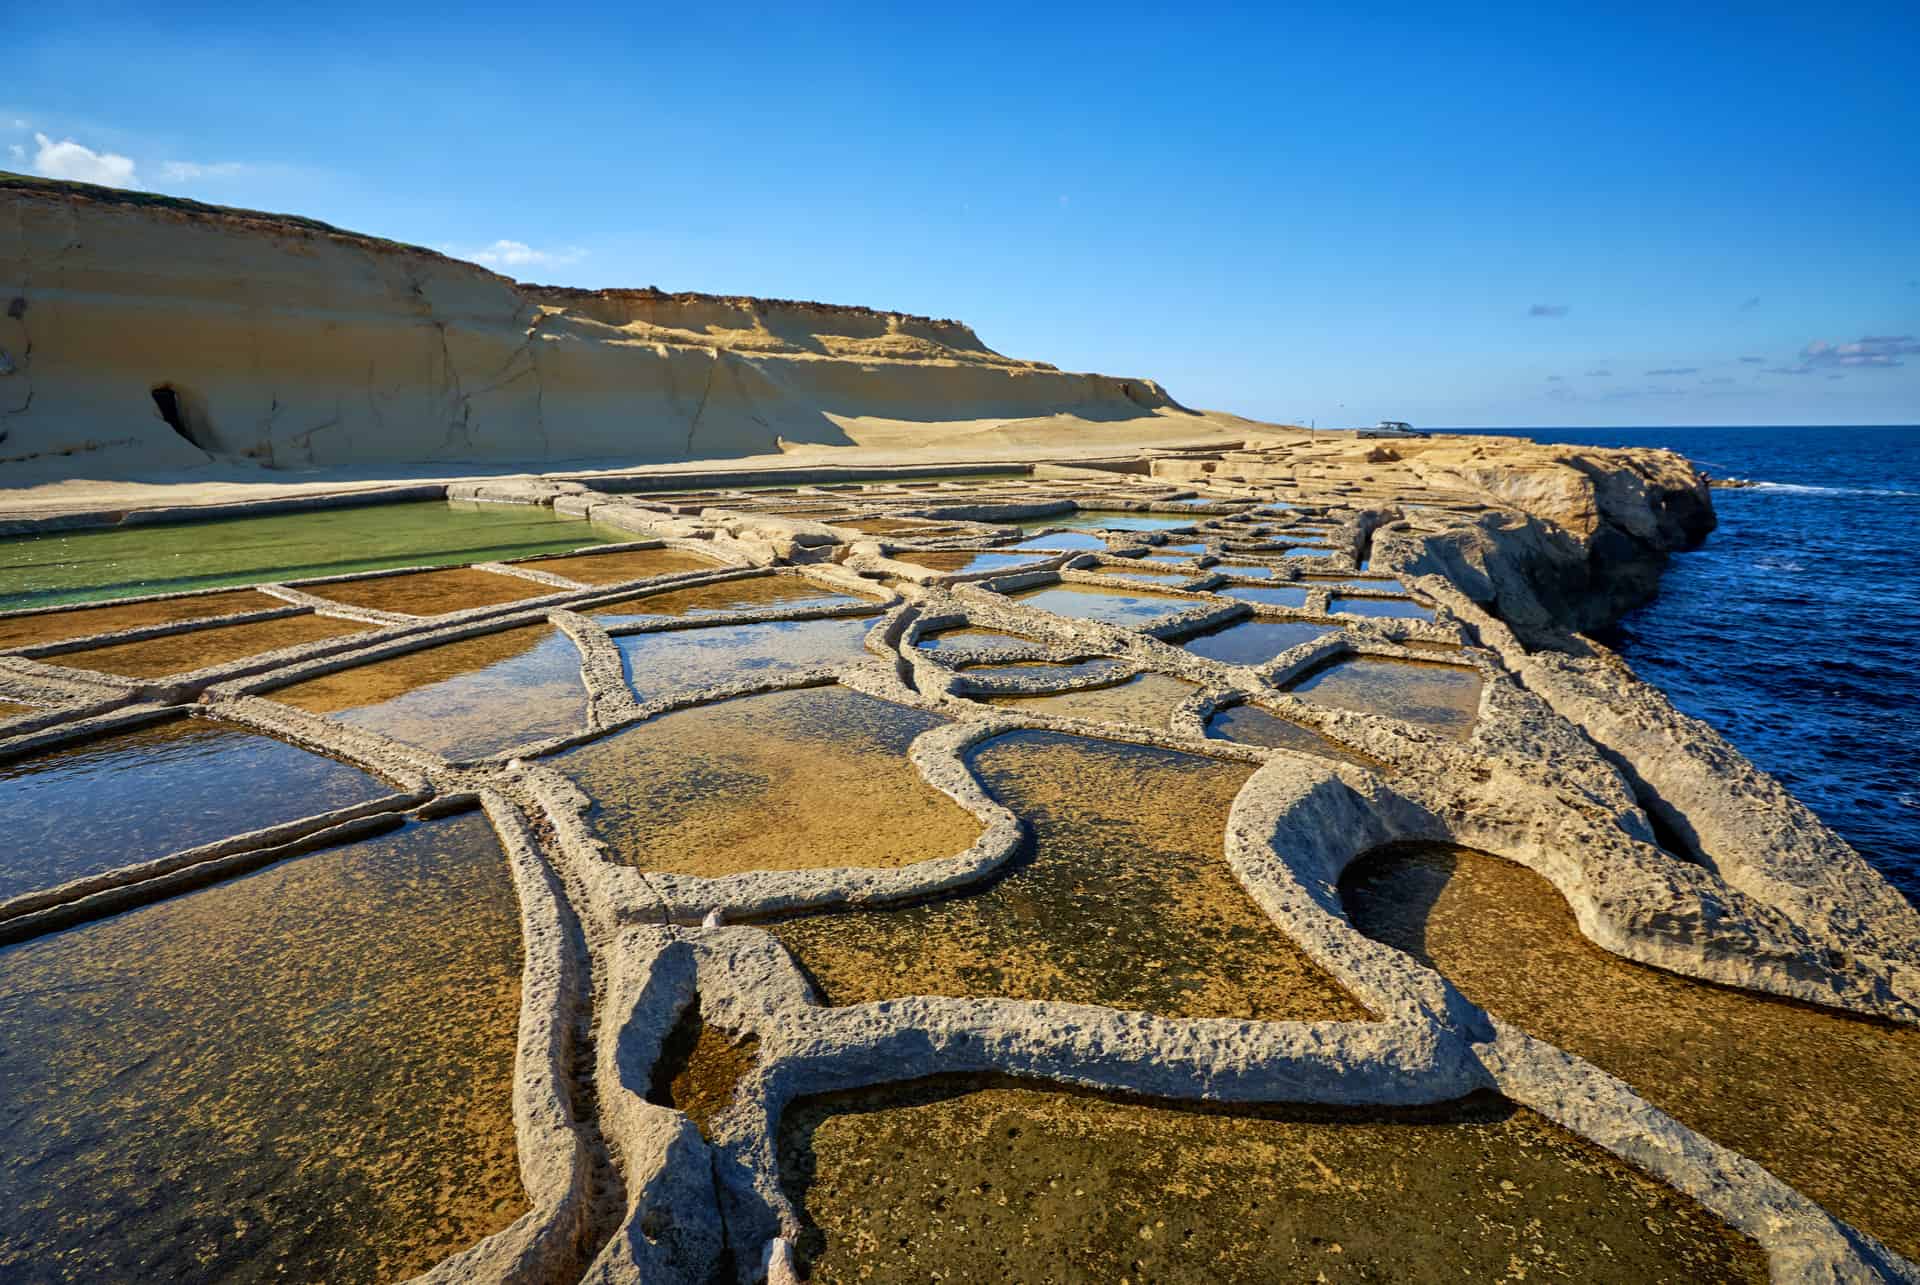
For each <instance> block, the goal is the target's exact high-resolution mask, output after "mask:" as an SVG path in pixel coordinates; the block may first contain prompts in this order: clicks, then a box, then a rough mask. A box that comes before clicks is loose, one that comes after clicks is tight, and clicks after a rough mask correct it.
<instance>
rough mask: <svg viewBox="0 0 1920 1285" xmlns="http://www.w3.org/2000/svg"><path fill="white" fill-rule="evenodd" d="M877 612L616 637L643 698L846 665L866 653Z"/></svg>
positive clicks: (631, 684) (629, 678) (629, 679)
mask: <svg viewBox="0 0 1920 1285" xmlns="http://www.w3.org/2000/svg"><path fill="white" fill-rule="evenodd" d="M872 629H873V617H871V616H849V617H841V618H837V619H829V620H775V621H768V622H766V623H763V624H751V625H721V626H717V627H715V628H710V629H671V630H666V631H664V632H661V633H651V634H624V635H622V636H621V637H618V638H616V639H614V642H615V644H616V645H618V647H619V648H620V655H621V656H622V657H623V658H624V660H625V662H626V674H627V685H628V686H629V687H631V688H632V689H633V693H634V695H635V696H636V697H638V698H639V699H640V700H643V701H644V700H652V699H654V698H655V697H658V696H666V695H670V694H671V693H673V692H684V691H696V690H698V689H700V688H703V687H714V686H718V685H720V684H723V683H737V682H746V681H749V680H755V679H761V678H766V677H770V676H772V675H775V674H780V673H792V672H793V671H795V670H800V669H815V668H819V667H821V666H826V665H843V664H845V663H846V662H848V661H850V660H858V659H860V658H861V657H863V656H865V655H867V654H868V653H867V649H866V639H867V634H868V633H869V632H871V631H872Z"/></svg>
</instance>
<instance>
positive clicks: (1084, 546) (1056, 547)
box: [1002, 531, 1107, 553]
mask: <svg viewBox="0 0 1920 1285" xmlns="http://www.w3.org/2000/svg"><path fill="white" fill-rule="evenodd" d="M1002 547H1003V548H1008V549H1022V550H1032V551H1039V552H1042V553H1078V552H1081V551H1086V550H1093V549H1104V548H1106V547H1107V542H1106V541H1105V540H1102V539H1101V538H1100V537H1099V536H1097V535H1087V534H1086V533H1084V532H1080V531H1056V532H1054V533H1053V534H1052V535H1036V536H1034V537H1033V538H1032V539H1031V540H1022V541H1021V542H1020V543H1018V544H1009V545H1004V546H1002Z"/></svg>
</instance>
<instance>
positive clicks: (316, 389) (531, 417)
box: [0, 174, 1212, 485]
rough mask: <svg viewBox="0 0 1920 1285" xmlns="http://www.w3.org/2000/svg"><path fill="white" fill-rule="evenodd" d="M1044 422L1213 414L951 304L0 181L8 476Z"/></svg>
mask: <svg viewBox="0 0 1920 1285" xmlns="http://www.w3.org/2000/svg"><path fill="white" fill-rule="evenodd" d="M1054 416H1060V417H1064V419H1065V422H1067V423H1069V424H1070V423H1074V422H1086V423H1093V422H1110V421H1115V420H1139V421H1141V422H1143V423H1148V424H1152V423H1156V422H1157V421H1159V420H1161V419H1164V420H1165V421H1166V422H1167V424H1169V425H1175V426H1177V425H1178V424H1183V423H1184V424H1188V425H1191V426H1195V427H1198V428H1202V429H1206V428H1211V427H1212V425H1211V424H1210V423H1209V422H1208V421H1206V420H1204V419H1202V418H1201V417H1198V416H1195V415H1193V414H1192V413H1190V412H1187V411H1185V410H1184V409H1183V408H1181V407H1179V406H1178V405H1177V404H1176V403H1174V402H1173V400H1172V399H1171V398H1170V397H1168V396H1167V395H1166V393H1165V392H1164V391H1163V390H1161V389H1160V388H1159V387H1158V386H1157V385H1155V384H1154V383H1153V382H1152V381H1150V380H1145V379H1116V378H1112V377H1108V376H1104V375H1092V374H1073V373H1067V372H1062V371H1059V370H1057V369H1055V368H1053V367H1051V366H1048V365H1046V364H1044V363H1040V362H1031V361H1020V360H1016V359H1013V358H1009V357H1005V356H1002V355H1000V354H999V353H996V352H994V351H992V350H991V349H989V348H987V347H986V345H985V344H983V343H981V341H980V340H979V338H978V337H977V336H975V335H974V334H973V332H972V331H971V330H969V329H968V328H967V327H965V326H963V325H961V324H959V323H957V322H949V321H935V320H933V319H930V318H925V317H916V316H910V315H906V314H901V313H888V312H878V311H874V310H871V309H866V308H846V307H833V306H829V305H822V304H811V303H799V302H788V301H778V300H762V299H743V298H721V297H716V296H707V295H688V294H666V293H663V292H659V291H652V290H641V291H579V290H565V289H559V288H554V287H523V286H521V285H519V284H517V283H515V282H514V281H512V280H510V279H508V278H506V277H502V276H499V275H497V274H495V273H492V272H489V271H487V270H485V269H483V268H480V267H477V266H475V265H473V264H470V263H463V262H461V261H459V260H457V259H453V258H450V257H448V256H446V255H443V254H438V253H435V252H433V251H430V250H424V249H420V248H418V247H413V246H404V245H399V244H396V243H393V242H390V241H383V240H379V239H377V238H373V237H367V236H361V235H357V234H354V233H348V232H343V231H341V230H339V229H337V228H332V227H329V226H327V225H325V224H321V223H317V222H315V221H313V220H307V219H296V218H291V217H286V216H278V215H266V214H261V213H258V212H254V211H244V210H226V209H222V208H220V207H213V206H204V205H200V204H199V203H197V202H192V201H182V200H177V199H171V198H161V197H152V196H146V195H144V194H136V193H121V192H116V191H113V190H111V189H105V188H93V187H90V186H87V185H84V184H70V183H55V182H51V181H48V180H37V179H28V178H24V177H22V176H17V175H6V174H0V430H3V431H4V436H3V437H0V484H13V485H24V484H28V483H34V482H40V481H44V480H47V479H57V478H61V477H69V476H82V477H96V478H97V477H122V476H140V475H151V474H153V473H155V472H164V471H168V470H180V469H190V468H196V467H203V466H205V465H207V464H208V463H209V462H215V463H221V464H229V465H231V464H251V465H258V466H264V467H266V468H269V469H292V468H300V469H305V468H316V467H318V468H328V467H347V466H365V465H370V464H395V463H414V462H421V461H449V462H450V461H489V460H525V461H533V462H547V461H554V460H595V459H617V460H621V461H624V462H641V461H655V460H675V459H700V458H719V457H725V456H738V455H756V454H771V453H777V452H779V451H782V450H786V449H790V448H792V447H795V446H801V445H814V446H830V445H848V444H852V443H854V442H855V441H857V440H860V439H861V438H862V437H864V436H865V435H866V434H868V433H870V432H880V433H882V434H883V435H884V434H892V435H894V436H900V435H902V434H904V435H905V437H906V438H907V439H908V440H912V439H913V438H915V437H921V438H926V439H929V440H931V439H932V438H935V437H937V436H939V433H938V431H937V426H938V425H939V424H942V423H963V424H973V423H975V422H977V421H983V420H984V421H989V422H992V421H1018V420H1025V419H1032V418H1036V417H1038V418H1050V417H1054ZM916 425H917V426H918V427H916Z"/></svg>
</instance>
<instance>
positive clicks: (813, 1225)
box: [779, 1077, 1767, 1285]
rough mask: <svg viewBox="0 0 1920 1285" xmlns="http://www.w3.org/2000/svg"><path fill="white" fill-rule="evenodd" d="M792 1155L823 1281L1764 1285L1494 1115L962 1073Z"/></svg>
mask: <svg viewBox="0 0 1920 1285" xmlns="http://www.w3.org/2000/svg"><path fill="white" fill-rule="evenodd" d="M779 1155H780V1176H781V1181H782V1185H783V1186H784V1187H785V1189H786V1190H787V1192H788V1193H789V1195H790V1196H791V1197H792V1198H793V1199H794V1201H795V1203H796V1204H797V1205H798V1206H799V1207H800V1208H801V1209H802V1210H803V1211H804V1218H805V1221H806V1223H807V1231H806V1234H805V1235H804V1236H803V1237H802V1239H801V1243H800V1250H801V1257H802V1258H803V1259H804V1260H810V1261H811V1263H812V1279H813V1280H815V1281H848V1280H885V1281H904V1280H929V1279H931V1280H955V1281H1000V1280H1009V1281H1011V1280H1019V1281H1075V1282H1078V1281H1089V1282H1091V1281H1102V1282H1119V1281H1135V1282H1146V1281H1230V1282H1277V1281H1287V1282H1292V1281H1427V1282H1453V1281H1496V1280H1497V1281H1522V1280H1528V1281H1533V1280H1578V1281H1606V1282H1620V1283H1623V1285H1624V1283H1627V1282H1633V1283H1644V1282H1673V1283H1674V1285H1681V1283H1687V1285H1691V1283H1692V1282H1698V1281H1752V1282H1760V1281H1765V1280H1766V1279H1767V1272H1766V1264H1765V1261H1764V1259H1763V1257H1762V1256H1761V1254H1760V1252H1759V1249H1758V1247H1757V1246H1755V1245H1754V1244H1753V1243H1752V1242H1750V1241H1748V1240H1746V1239H1745V1238H1744V1237H1741V1236H1739V1235H1738V1234H1737V1233H1735V1232H1733V1231H1732V1230H1731V1229H1729V1228H1727V1227H1726V1226H1724V1225H1723V1224H1721V1223H1719V1222H1717V1221H1716V1220H1714V1219H1713V1218H1712V1217H1711V1216H1709V1215H1707V1214H1706V1213H1704V1212H1703V1211H1702V1210H1700V1209H1699V1207H1698V1206H1696V1205H1693V1204H1691V1203H1690V1202H1688V1201H1686V1200H1685V1199H1684V1198H1683V1197H1681V1196H1680V1195H1679V1194H1678V1193H1676V1192H1674V1191H1673V1190H1672V1189H1671V1188H1668V1187H1666V1186H1663V1185H1661V1184H1659V1183H1657V1182H1654V1181H1652V1180H1650V1179H1648V1178H1646V1177H1643V1176H1642V1175H1640V1174H1639V1173H1637V1172H1636V1171H1634V1170H1633V1169H1631V1168H1629V1167H1628V1166H1627V1165H1626V1164H1624V1163H1623V1162H1621V1161H1619V1160H1616V1159H1615V1158H1614V1157H1612V1156H1610V1155H1608V1154H1607V1153H1606V1152H1604V1151H1602V1150H1601V1149H1600V1148H1598V1147H1594V1146H1591V1145H1589V1144H1587V1143H1584V1142H1582V1141H1580V1140H1579V1139H1577V1138H1574V1137H1573V1136H1572V1135H1570V1134H1567V1133H1564V1132H1562V1131H1561V1130H1559V1129H1556V1128H1555V1127H1553V1126H1552V1125H1551V1124H1549V1123H1547V1122H1546V1121H1544V1120H1542V1119H1541V1118H1540V1117H1539V1116H1537V1115H1534V1114H1533V1113H1531V1112H1528V1111H1523V1110H1518V1109H1515V1108H1513V1107H1512V1106H1510V1105H1509V1104H1507V1103H1506V1102H1504V1101H1502V1100H1501V1099H1499V1098H1495V1097H1491V1096H1481V1097H1476V1098H1472V1099H1468V1100H1467V1101H1465V1102H1461V1103H1452V1104H1447V1105H1444V1106H1441V1107H1432V1108H1423V1109H1419V1110H1408V1109H1401V1110H1397V1111H1396V1110H1386V1109H1379V1110H1374V1111H1371V1112H1361V1111H1352V1110H1347V1111H1340V1110H1331V1109H1326V1108H1320V1109H1314V1108H1304V1107H1284V1106H1282V1107H1224V1106H1212V1105H1201V1104H1170V1103H1154V1102H1145V1101H1138V1100H1115V1099H1109V1098H1104V1097H1097V1096H1094V1095H1091V1094H1087V1093H1082V1092H1077V1091H1073V1090H1068V1089H1062V1088H1059V1087H1057V1086H1051V1085H1045V1084H1041V1083H1038V1082H1034V1081H1026V1082H1020V1081H1011V1080H998V1079H985V1078H979V1079H965V1080H963V1079H960V1078H958V1077H953V1078H946V1079H939V1080H923V1081H920V1082H917V1083H912V1084H904V1085H893V1086H886V1087H881V1088H874V1089H864V1090H859V1091H855V1092H851V1093H842V1094H834V1095H829V1096H821V1097H815V1098H803V1099H801V1100H799V1101H797V1102H794V1103H793V1104H791V1105H790V1106H789V1107H788V1108H787V1110H786V1112H785V1113H784V1115H783V1117H782V1120H781V1131H780V1152H779Z"/></svg>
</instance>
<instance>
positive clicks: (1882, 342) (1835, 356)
mask: <svg viewBox="0 0 1920 1285" xmlns="http://www.w3.org/2000/svg"><path fill="white" fill-rule="evenodd" d="M1916 354H1920V340H1917V339H1915V338H1914V337H1913V336H1912V335H1868V336H1866V337H1865V338H1863V339H1856V340H1854V341H1853V342H1852V343H1850V344H1834V343H1828V342H1827V341H1826V340H1824V339H1816V340H1814V341H1813V342H1812V343H1810V344H1808V345H1807V346H1806V348H1805V349H1803V350H1802V351H1801V353H1800V358H1801V360H1802V361H1803V362H1804V363H1805V364H1807V365H1809V366H1904V365H1906V363H1905V362H1904V361H1902V360H1900V359H1901V358H1902V357H1911V356H1914V355H1916Z"/></svg>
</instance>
